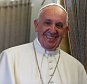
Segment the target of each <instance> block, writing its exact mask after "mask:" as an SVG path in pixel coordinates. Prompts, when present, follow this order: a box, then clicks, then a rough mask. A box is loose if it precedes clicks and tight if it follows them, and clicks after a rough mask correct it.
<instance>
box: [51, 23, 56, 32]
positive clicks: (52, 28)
mask: <svg viewBox="0 0 87 84" xmlns="http://www.w3.org/2000/svg"><path fill="white" fill-rule="evenodd" d="M50 30H51V32H56V25H55V24H52V25H51V28H50Z"/></svg>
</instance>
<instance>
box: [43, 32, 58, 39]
mask: <svg viewBox="0 0 87 84" xmlns="http://www.w3.org/2000/svg"><path fill="white" fill-rule="evenodd" d="M44 35H45V36H46V37H47V38H48V39H56V38H58V37H59V35H58V33H44Z"/></svg>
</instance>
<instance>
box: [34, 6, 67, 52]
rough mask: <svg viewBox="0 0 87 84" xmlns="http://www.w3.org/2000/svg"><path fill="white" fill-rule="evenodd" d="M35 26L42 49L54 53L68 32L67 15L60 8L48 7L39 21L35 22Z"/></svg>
mask: <svg viewBox="0 0 87 84" xmlns="http://www.w3.org/2000/svg"><path fill="white" fill-rule="evenodd" d="M34 26H35V31H36V32H37V33H38V40H39V42H40V44H41V45H42V47H44V48H45V49H46V50H48V51H54V50H56V48H57V47H58V46H59V45H60V42H61V40H62V38H63V37H64V35H65V33H66V32H67V31H68V26H67V25H66V13H65V11H64V10H63V9H61V8H59V7H58V6H49V7H46V8H44V9H43V11H42V12H41V14H40V17H39V20H38V19H35V20H34Z"/></svg>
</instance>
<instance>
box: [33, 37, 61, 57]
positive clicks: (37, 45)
mask: <svg viewBox="0 0 87 84" xmlns="http://www.w3.org/2000/svg"><path fill="white" fill-rule="evenodd" d="M34 46H35V48H36V50H37V51H38V52H40V53H42V54H45V55H47V56H54V55H56V54H57V53H58V51H59V49H60V48H59V47H58V48H57V49H56V50H55V51H47V50H45V49H44V48H43V47H42V46H41V44H40V42H39V40H38V38H36V39H35V40H34Z"/></svg>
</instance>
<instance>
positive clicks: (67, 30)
mask: <svg viewBox="0 0 87 84" xmlns="http://www.w3.org/2000/svg"><path fill="white" fill-rule="evenodd" d="M69 31H70V27H69V26H66V27H65V30H64V32H65V33H64V35H63V37H65V35H66V34H67V33H68V32H69Z"/></svg>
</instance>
